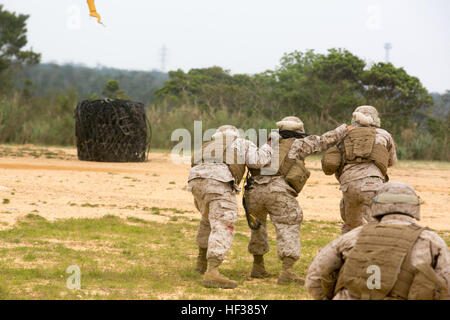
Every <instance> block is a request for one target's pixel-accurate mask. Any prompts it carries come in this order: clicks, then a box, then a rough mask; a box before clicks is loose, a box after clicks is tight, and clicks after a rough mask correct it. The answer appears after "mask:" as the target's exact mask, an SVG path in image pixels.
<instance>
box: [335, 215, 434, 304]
mask: <svg viewBox="0 0 450 320" xmlns="http://www.w3.org/2000/svg"><path fill="white" fill-rule="evenodd" d="M424 229H425V228H422V227H420V226H418V225H414V224H411V225H408V226H399V225H392V224H383V223H370V224H367V225H366V226H364V227H363V229H362V230H361V232H360V234H359V237H358V240H357V242H356V245H355V247H354V248H353V249H352V250H351V251H350V253H349V255H348V257H347V259H346V261H345V263H344V265H343V266H342V268H341V270H340V272H339V276H338V279H337V284H336V287H335V291H334V293H335V294H337V293H338V292H339V291H340V290H341V289H343V288H346V289H347V290H349V291H350V293H351V294H352V295H353V296H355V297H357V298H359V299H364V300H382V299H384V298H386V297H389V298H394V299H408V293H409V290H410V287H411V284H412V283H413V280H414V276H415V274H416V269H415V268H414V267H413V266H412V265H411V252H412V248H413V246H414V244H415V243H416V241H417V239H418V238H419V236H420V234H421V233H422V231H423V230H424ZM371 266H372V267H371ZM373 266H375V267H373ZM371 268H379V271H380V273H379V280H380V284H381V287H380V288H379V289H378V288H372V289H370V288H369V283H368V282H371V281H368V278H369V277H371V276H372V274H373V272H374V271H373V270H374V269H371Z"/></svg>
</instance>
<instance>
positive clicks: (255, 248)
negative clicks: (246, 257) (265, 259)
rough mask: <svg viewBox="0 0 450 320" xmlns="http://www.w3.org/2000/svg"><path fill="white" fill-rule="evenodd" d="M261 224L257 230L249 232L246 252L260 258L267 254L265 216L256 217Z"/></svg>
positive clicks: (267, 239)
mask: <svg viewBox="0 0 450 320" xmlns="http://www.w3.org/2000/svg"><path fill="white" fill-rule="evenodd" d="M253 214H254V213H253ZM256 216H257V217H258V220H259V221H260V222H261V227H260V228H259V229H258V230H251V232H250V242H249V243H248V252H250V253H251V254H252V255H254V256H262V255H264V254H266V253H267V252H269V238H268V235H267V214H258V215H256Z"/></svg>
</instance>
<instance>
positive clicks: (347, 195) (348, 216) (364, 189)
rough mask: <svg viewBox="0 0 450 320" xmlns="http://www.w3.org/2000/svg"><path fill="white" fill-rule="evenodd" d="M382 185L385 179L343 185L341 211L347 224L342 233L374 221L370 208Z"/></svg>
mask: <svg viewBox="0 0 450 320" xmlns="http://www.w3.org/2000/svg"><path fill="white" fill-rule="evenodd" d="M382 184H383V179H381V178H379V177H366V178H363V179H359V180H354V181H350V182H348V183H345V184H342V185H341V188H340V189H341V191H342V199H341V203H340V211H341V217H342V220H343V221H344V223H345V227H344V228H343V229H342V233H347V232H349V231H350V230H352V229H355V228H357V227H359V226H361V225H363V224H365V223H367V222H369V221H373V220H374V219H373V218H372V217H371V211H370V206H371V203H372V199H373V198H374V197H375V192H376V191H377V190H378V188H379V187H380V186H381V185H382Z"/></svg>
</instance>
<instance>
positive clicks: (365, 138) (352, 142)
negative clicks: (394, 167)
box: [322, 127, 389, 176]
mask: <svg viewBox="0 0 450 320" xmlns="http://www.w3.org/2000/svg"><path fill="white" fill-rule="evenodd" d="M376 134H377V131H376V129H375V128H372V127H356V128H354V129H352V130H351V131H349V133H348V134H347V136H346V137H345V138H344V141H343V144H342V146H343V151H342V152H341V151H339V150H338V149H337V148H336V147H332V148H330V149H328V150H327V151H326V152H325V155H324V156H323V158H322V170H323V172H324V173H325V174H326V175H331V174H334V173H336V172H337V173H338V175H340V171H342V169H343V167H344V166H345V165H346V164H349V163H367V162H372V161H373V162H374V163H375V165H376V166H377V167H378V169H380V171H381V173H382V174H383V176H386V173H387V167H388V164H389V151H388V150H387V148H386V147H385V146H383V145H381V144H376V143H375V137H376ZM339 154H340V157H339Z"/></svg>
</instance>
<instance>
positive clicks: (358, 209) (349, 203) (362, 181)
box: [338, 124, 397, 233]
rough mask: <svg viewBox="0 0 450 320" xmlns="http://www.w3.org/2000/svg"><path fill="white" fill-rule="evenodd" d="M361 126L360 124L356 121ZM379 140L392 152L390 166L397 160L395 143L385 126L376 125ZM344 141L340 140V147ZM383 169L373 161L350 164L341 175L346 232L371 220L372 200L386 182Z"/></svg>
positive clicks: (378, 142) (342, 214)
mask: <svg viewBox="0 0 450 320" xmlns="http://www.w3.org/2000/svg"><path fill="white" fill-rule="evenodd" d="M355 126H357V124H355ZM375 143H376V144H380V145H383V146H384V147H386V149H387V150H388V152H389V167H391V166H393V165H395V164H396V163H397V155H396V151H395V143H394V139H393V138H392V136H391V135H390V134H389V133H388V132H387V131H386V130H383V129H379V128H377V129H376V136H375ZM340 147H342V144H338V148H340ZM385 179H386V177H385V176H383V174H382V173H381V171H380V169H379V168H378V167H377V166H376V165H375V164H374V163H373V162H366V163H360V164H356V163H353V164H346V165H345V166H344V168H343V170H342V174H341V175H340V177H338V180H339V183H340V185H341V186H340V190H341V191H342V200H341V203H340V211H341V217H342V220H343V221H344V223H345V226H344V227H343V230H342V233H345V232H348V231H350V230H352V229H354V228H356V227H358V226H360V225H362V224H364V223H365V222H367V221H370V210H369V207H370V202H371V200H372V199H373V197H374V195H375V191H376V190H378V188H379V187H380V186H381V185H382V184H383V183H384V182H385Z"/></svg>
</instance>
